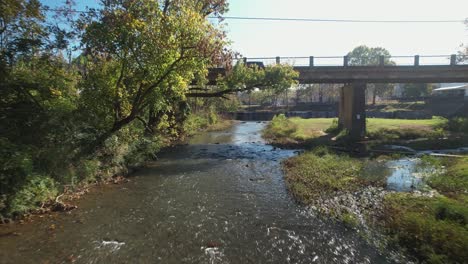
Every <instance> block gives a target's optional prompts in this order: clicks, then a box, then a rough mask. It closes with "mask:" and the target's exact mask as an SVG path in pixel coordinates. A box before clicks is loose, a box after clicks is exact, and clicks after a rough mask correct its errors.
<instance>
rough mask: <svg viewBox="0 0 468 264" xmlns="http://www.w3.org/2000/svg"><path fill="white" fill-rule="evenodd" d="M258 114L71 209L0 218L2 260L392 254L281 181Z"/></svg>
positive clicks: (261, 259)
mask: <svg viewBox="0 0 468 264" xmlns="http://www.w3.org/2000/svg"><path fill="white" fill-rule="evenodd" d="M264 125H265V124H263V123H254V122H245V123H239V124H237V125H235V126H234V127H232V128H231V129H229V130H227V131H223V132H211V133H204V134H202V135H199V136H196V137H195V138H193V140H192V141H191V143H190V144H189V145H185V146H180V147H176V148H173V149H171V150H169V151H165V152H164V153H161V154H160V156H159V159H158V160H157V161H154V162H151V163H150V164H149V165H148V166H146V167H145V168H143V169H141V170H140V171H138V172H137V173H135V174H134V175H133V177H131V178H130V179H131V181H130V182H129V183H126V184H121V185H112V186H104V187H97V188H96V190H94V191H92V192H91V193H89V194H87V195H86V196H84V197H83V198H82V199H81V200H79V201H77V205H78V209H76V210H73V211H71V212H70V213H63V214H55V215H51V216H44V217H43V218H39V217H35V218H33V219H34V222H33V223H27V224H23V225H20V224H10V225H6V226H3V227H0V228H1V229H3V230H2V233H3V234H5V232H10V233H12V232H14V233H13V234H15V235H8V236H3V237H0V263H69V262H73V261H74V263H234V264H237V263H392V258H391V256H390V253H389V252H385V253H383V254H382V253H379V251H377V250H376V249H375V248H374V247H372V246H370V245H369V244H368V243H366V242H365V240H364V239H363V238H362V236H361V235H360V234H359V232H358V231H356V230H353V229H348V228H346V227H344V226H343V225H342V224H341V223H337V222H331V221H328V220H325V219H324V218H321V217H317V216H314V214H312V213H310V211H309V210H307V209H306V208H305V207H303V206H301V205H299V204H297V203H296V202H295V201H294V200H293V198H292V197H291V196H290V194H289V193H288V191H287V187H286V185H285V183H284V180H283V177H282V172H281V167H280V161H281V160H282V159H284V158H287V157H290V156H293V155H295V153H296V152H295V151H293V150H282V149H277V148H274V147H272V146H269V145H266V144H265V143H264V142H263V141H262V139H261V136H260V131H261V129H262V128H263V126H264Z"/></svg>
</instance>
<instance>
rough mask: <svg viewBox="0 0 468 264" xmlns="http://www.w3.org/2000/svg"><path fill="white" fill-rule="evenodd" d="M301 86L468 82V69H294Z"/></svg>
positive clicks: (378, 67)
mask: <svg viewBox="0 0 468 264" xmlns="http://www.w3.org/2000/svg"><path fill="white" fill-rule="evenodd" d="M294 69H295V70H296V71H298V72H299V78H298V81H299V82H300V83H353V82H360V83H443V82H446V83H457V82H468V65H451V66H349V67H294Z"/></svg>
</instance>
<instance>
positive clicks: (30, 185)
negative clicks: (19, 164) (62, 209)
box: [9, 174, 58, 214]
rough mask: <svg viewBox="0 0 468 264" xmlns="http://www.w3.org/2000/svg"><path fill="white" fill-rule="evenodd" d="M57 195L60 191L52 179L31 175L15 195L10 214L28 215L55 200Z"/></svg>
mask: <svg viewBox="0 0 468 264" xmlns="http://www.w3.org/2000/svg"><path fill="white" fill-rule="evenodd" d="M57 194H58V190H57V188H56V185H55V181H54V180H53V179H52V178H50V177H48V176H44V175H39V174H34V175H31V176H29V177H28V178H27V180H26V184H25V185H24V186H23V187H22V188H21V189H19V190H18V191H17V192H16V193H15V194H14V195H13V198H12V200H11V203H10V208H9V212H10V213H20V214H21V213H26V212H28V211H29V210H32V209H34V208H36V207H37V206H41V205H43V204H45V203H47V202H48V201H50V200H53V199H54V198H55V197H56V196H57Z"/></svg>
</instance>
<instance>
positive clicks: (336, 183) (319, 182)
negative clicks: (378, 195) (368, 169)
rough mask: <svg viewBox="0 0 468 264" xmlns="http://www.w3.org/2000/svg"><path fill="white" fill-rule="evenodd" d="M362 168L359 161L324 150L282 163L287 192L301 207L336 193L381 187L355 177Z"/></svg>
mask: <svg viewBox="0 0 468 264" xmlns="http://www.w3.org/2000/svg"><path fill="white" fill-rule="evenodd" d="M363 166H364V161H363V160H362V159H358V158H353V157H350V156H348V155H344V154H343V155H338V154H334V153H332V152H330V151H329V150H328V149H327V148H325V147H318V148H316V149H314V150H313V151H308V152H306V153H304V154H302V155H299V156H295V157H292V158H289V159H287V160H285V161H284V162H283V169H284V171H285V175H286V176H285V177H286V182H287V183H288V187H289V189H290V191H291V192H292V194H293V195H294V196H295V197H296V198H297V199H298V200H299V201H301V202H303V203H305V204H309V203H311V202H313V201H314V199H316V198H318V197H324V195H325V196H327V195H331V194H333V193H334V192H336V191H354V190H357V189H358V188H359V187H361V186H363V185H369V184H379V185H381V182H380V181H379V180H378V179H370V178H369V179H367V178H363V177H359V176H360V175H361V172H362V169H363Z"/></svg>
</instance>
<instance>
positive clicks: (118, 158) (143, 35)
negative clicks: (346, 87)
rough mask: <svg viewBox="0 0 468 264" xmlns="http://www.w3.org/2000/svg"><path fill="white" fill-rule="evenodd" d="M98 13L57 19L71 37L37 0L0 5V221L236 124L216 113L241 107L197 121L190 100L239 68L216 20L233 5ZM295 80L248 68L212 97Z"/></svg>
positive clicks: (207, 106)
mask: <svg viewBox="0 0 468 264" xmlns="http://www.w3.org/2000/svg"><path fill="white" fill-rule="evenodd" d="M71 2H73V1H67V4H69V3H71ZM100 3H101V6H99V8H98V9H97V10H90V12H86V13H83V14H81V15H80V16H75V15H70V14H66V13H67V12H63V14H57V16H58V19H60V20H63V21H69V24H67V25H64V26H63V27H62V28H61V27H59V26H58V25H56V24H54V25H51V24H49V22H48V21H46V20H45V19H44V14H43V11H42V10H44V7H43V6H42V5H41V3H40V2H39V1H38V0H6V1H2V4H1V5H0V21H1V25H0V123H1V124H8V125H2V126H0V164H2V167H1V168H0V204H1V205H0V214H2V215H5V214H6V215H8V216H11V215H12V214H14V213H15V212H18V213H23V212H26V211H27V210H29V209H32V208H34V206H37V205H40V204H41V203H44V202H45V201H46V200H47V199H50V198H51V197H52V196H54V195H55V194H56V193H57V190H58V189H62V188H61V187H62V186H64V185H67V186H77V185H79V184H81V183H89V182H94V181H99V180H105V179H108V178H109V177H113V176H115V175H118V174H125V173H127V172H128V171H129V169H131V167H133V166H139V165H141V164H143V162H144V161H145V160H148V159H151V158H153V157H154V155H155V153H156V152H157V151H159V149H160V148H162V147H164V146H169V145H171V144H172V143H173V142H174V141H177V140H180V139H182V138H183V137H184V136H185V135H186V134H188V133H192V132H193V131H197V130H199V128H200V127H207V126H209V125H213V124H220V123H223V125H224V124H226V125H227V123H225V122H220V120H221V118H219V116H218V114H217V113H218V112H219V111H233V110H235V109H236V108H237V107H238V105H239V103H238V101H236V100H232V101H226V100H222V99H220V98H214V97H213V98H210V99H199V98H196V99H197V102H196V103H195V104H194V105H195V106H201V108H202V109H201V110H200V111H199V109H195V110H194V112H195V113H196V114H199V113H203V114H200V115H197V116H195V115H190V113H191V109H190V106H192V105H191V103H192V102H191V101H190V102H189V100H188V98H187V97H191V98H190V99H193V98H192V96H189V94H190V93H191V90H189V89H190V88H192V86H191V85H192V83H193V81H194V80H195V81H196V82H197V83H200V84H203V83H205V82H206V75H207V73H208V69H209V68H210V67H213V66H214V65H216V66H217V65H225V64H229V63H227V62H229V61H231V55H232V53H231V51H230V50H229V49H227V48H226V46H227V44H228V41H227V40H226V34H225V32H224V31H223V29H222V28H221V27H219V26H218V25H216V23H211V22H210V21H208V19H207V17H208V16H210V15H214V16H220V15H222V14H223V13H224V12H225V11H226V10H227V7H228V5H227V3H226V1H224V0H207V1H194V0H177V1H176V0H169V1H153V0H142V1H132V0H122V1H114V0H111V1H101V2H100ZM68 7H70V6H67V8H65V9H64V10H67V9H68ZM77 42H80V44H81V45H80V46H79V47H78V49H76V48H75V47H74V46H75V44H73V45H72V44H71V43H77ZM65 54H67V55H68V56H67V57H68V58H67V59H65V58H64V56H65ZM75 54H78V56H77V57H75V58H73V56H74V55H75ZM229 66H230V65H229ZM295 77H297V73H296V72H294V71H293V70H292V67H291V66H272V67H268V68H267V69H261V70H260V69H252V68H247V67H244V66H243V65H239V66H238V67H237V68H236V69H235V70H233V71H232V74H231V75H229V76H228V77H226V78H224V79H222V80H220V82H219V85H217V86H218V87H217V88H215V89H217V90H220V89H228V90H229V89H232V92H236V89H239V88H241V86H242V85H243V84H245V83H247V82H248V83H251V84H254V83H255V82H257V81H260V82H261V83H260V84H259V85H260V86H261V87H263V88H265V87H270V88H272V89H287V88H289V87H290V86H291V85H292V84H293V83H294V78H295ZM242 83H243V84H242ZM242 87H243V86H242ZM244 88H245V87H244ZM250 89H253V88H252V87H250ZM202 90H203V91H204V89H202ZM223 95H224V94H223ZM203 97H204V96H203ZM226 97H227V96H226ZM198 99H199V100H198ZM231 99H232V98H231ZM219 127H220V126H219Z"/></svg>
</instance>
